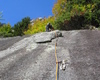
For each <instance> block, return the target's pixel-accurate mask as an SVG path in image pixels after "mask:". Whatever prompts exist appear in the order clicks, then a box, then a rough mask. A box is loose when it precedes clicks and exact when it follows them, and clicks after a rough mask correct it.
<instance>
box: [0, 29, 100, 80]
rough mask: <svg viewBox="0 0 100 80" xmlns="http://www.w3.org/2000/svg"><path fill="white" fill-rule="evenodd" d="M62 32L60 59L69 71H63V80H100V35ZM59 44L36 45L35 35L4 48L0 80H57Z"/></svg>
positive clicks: (97, 32) (89, 31) (60, 75)
mask: <svg viewBox="0 0 100 80" xmlns="http://www.w3.org/2000/svg"><path fill="white" fill-rule="evenodd" d="M61 32H62V35H63V37H58V38H57V57H58V61H62V60H67V64H66V70H65V71H62V70H59V80H100V31H95V30H92V31H91V30H83V31H61ZM13 39H14V38H12V41H13ZM9 40H10V39H7V41H9ZM14 40H15V39H14ZM0 41H1V42H2V41H4V40H3V39H2V40H0ZM55 41H56V39H53V40H52V42H49V43H35V42H34V35H33V36H30V37H26V38H24V39H21V40H19V41H18V42H16V43H13V42H11V44H12V43H13V45H10V46H9V47H8V45H7V47H8V48H7V47H6V48H5V47H4V49H3V48H2V50H1V51H0V80H55V74H56V60H55ZM5 44H8V43H7V42H6V41H5ZM9 44H10V43H9ZM5 46H6V45H5ZM59 66H60V65H59Z"/></svg>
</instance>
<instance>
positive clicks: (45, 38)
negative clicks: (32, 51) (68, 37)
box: [34, 30, 62, 43]
mask: <svg viewBox="0 0 100 80" xmlns="http://www.w3.org/2000/svg"><path fill="white" fill-rule="evenodd" d="M61 36H62V33H61V32H60V31H59V30H55V31H51V32H42V33H37V34H36V35H35V37H34V41H35V42H36V43H44V42H51V41H52V39H55V38H56V37H61Z"/></svg>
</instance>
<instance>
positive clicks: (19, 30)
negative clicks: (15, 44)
mask: <svg viewBox="0 0 100 80" xmlns="http://www.w3.org/2000/svg"><path fill="white" fill-rule="evenodd" d="M29 23H30V18H29V17H25V18H23V19H22V21H20V22H18V23H17V24H15V25H14V27H13V30H14V36H22V35H24V31H26V30H27V29H28V24H29Z"/></svg>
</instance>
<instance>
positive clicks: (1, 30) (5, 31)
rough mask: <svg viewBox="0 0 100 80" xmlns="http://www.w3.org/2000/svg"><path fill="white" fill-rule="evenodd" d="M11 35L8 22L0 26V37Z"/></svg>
mask: <svg viewBox="0 0 100 80" xmlns="http://www.w3.org/2000/svg"><path fill="white" fill-rule="evenodd" d="M12 36H13V33H12V28H11V25H10V24H9V23H8V24H5V25H3V26H2V27H0V37H12Z"/></svg>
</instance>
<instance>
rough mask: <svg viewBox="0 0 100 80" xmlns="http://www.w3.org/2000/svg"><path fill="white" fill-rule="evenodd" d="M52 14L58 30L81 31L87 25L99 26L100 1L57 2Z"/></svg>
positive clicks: (61, 0) (69, 0)
mask: <svg viewBox="0 0 100 80" xmlns="http://www.w3.org/2000/svg"><path fill="white" fill-rule="evenodd" d="M57 8H58V9H57ZM53 13H54V16H55V18H56V20H55V26H56V27H57V28H58V29H63V30H64V29H65V30H72V29H81V28H83V27H85V25H87V24H89V25H94V26H96V27H98V26H100V16H99V15H100V0H57V2H56V3H55V4H54V7H53Z"/></svg>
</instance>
